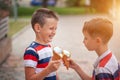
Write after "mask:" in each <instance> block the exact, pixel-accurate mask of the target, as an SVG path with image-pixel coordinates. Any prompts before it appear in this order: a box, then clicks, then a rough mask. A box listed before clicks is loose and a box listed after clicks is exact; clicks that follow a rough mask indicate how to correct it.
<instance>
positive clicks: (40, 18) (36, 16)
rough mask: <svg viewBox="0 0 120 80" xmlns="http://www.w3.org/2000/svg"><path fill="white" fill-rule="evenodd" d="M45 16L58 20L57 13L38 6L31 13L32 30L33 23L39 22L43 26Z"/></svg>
mask: <svg viewBox="0 0 120 80" xmlns="http://www.w3.org/2000/svg"><path fill="white" fill-rule="evenodd" d="M46 18H54V19H56V20H58V16H57V14H56V13H55V12H54V11H52V10H50V9H47V8H40V9H38V10H36V11H35V12H34V13H33V15H32V19H31V24H32V28H33V30H34V25H35V24H36V23H38V24H40V26H41V27H43V26H44V24H45V23H46Z"/></svg>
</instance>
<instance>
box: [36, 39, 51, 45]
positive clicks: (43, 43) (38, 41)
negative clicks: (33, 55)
mask: <svg viewBox="0 0 120 80" xmlns="http://www.w3.org/2000/svg"><path fill="white" fill-rule="evenodd" d="M35 42H37V43H39V44H42V45H48V44H49V43H45V42H43V41H40V40H38V39H36V40H35Z"/></svg>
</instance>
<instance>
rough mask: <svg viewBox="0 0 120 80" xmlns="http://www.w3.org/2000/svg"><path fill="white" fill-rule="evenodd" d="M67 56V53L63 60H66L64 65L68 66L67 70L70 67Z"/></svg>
mask: <svg viewBox="0 0 120 80" xmlns="http://www.w3.org/2000/svg"><path fill="white" fill-rule="evenodd" d="M67 58H68V57H67V56H66V55H63V58H62V60H63V62H64V65H65V66H66V68H67V70H68V68H69V61H68V60H67Z"/></svg>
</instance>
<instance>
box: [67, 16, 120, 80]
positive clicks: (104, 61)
mask: <svg viewBox="0 0 120 80" xmlns="http://www.w3.org/2000/svg"><path fill="white" fill-rule="evenodd" d="M83 35H84V41H83V43H84V44H85V46H86V48H87V49H88V50H89V51H95V52H96V53H97V55H98V58H97V60H96V62H95V64H94V70H93V75H92V77H90V76H88V75H87V74H86V73H85V72H84V71H83V70H82V69H81V68H80V66H79V65H78V64H76V63H75V62H74V61H73V60H72V59H69V62H70V67H71V68H73V69H74V70H75V71H76V72H77V73H78V74H79V76H80V77H81V78H82V80H120V67H119V64H118V61H117V59H116V57H115V56H114V54H113V53H112V51H111V50H110V49H109V48H108V42H109V40H110V38H111V37H112V35H113V24H112V23H111V22H110V21H109V20H107V19H102V18H96V19H92V20H90V21H88V22H85V24H84V27H83Z"/></svg>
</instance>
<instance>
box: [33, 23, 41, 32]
mask: <svg viewBox="0 0 120 80" xmlns="http://www.w3.org/2000/svg"><path fill="white" fill-rule="evenodd" d="M34 29H35V32H40V30H41V26H40V24H38V23H36V24H35V25H34Z"/></svg>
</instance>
